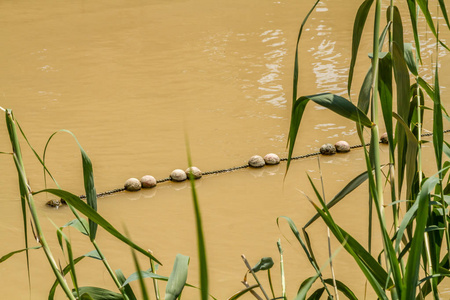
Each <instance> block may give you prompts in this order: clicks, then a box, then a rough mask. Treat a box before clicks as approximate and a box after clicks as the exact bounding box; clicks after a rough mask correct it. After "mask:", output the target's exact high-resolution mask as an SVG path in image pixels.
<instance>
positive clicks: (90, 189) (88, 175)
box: [43, 129, 97, 240]
mask: <svg viewBox="0 0 450 300" xmlns="http://www.w3.org/2000/svg"><path fill="white" fill-rule="evenodd" d="M59 132H66V133H68V134H70V135H71V136H72V137H73V138H74V139H75V142H76V143H77V145H78V148H79V149H80V152H81V159H82V165H83V181H84V190H85V193H86V201H87V204H88V205H89V206H90V207H91V208H92V209H93V210H95V211H97V192H96V190H95V185H94V172H93V168H92V163H91V160H90V158H89V156H88V155H87V154H86V152H85V151H84V149H83V147H81V144H80V143H79V142H78V139H77V138H76V136H75V135H74V134H73V133H72V132H70V131H69V130H66V129H61V130H58V131H56V132H54V133H53V134H52V135H51V136H50V137H49V139H48V140H47V144H46V145H45V148H44V155H43V161H44V162H45V153H46V151H47V147H48V145H49V143H50V141H51V140H52V138H53V137H54V136H55V135H56V134H57V133H59ZM44 165H45V163H44ZM96 233H97V224H96V223H95V222H94V221H92V220H89V234H90V236H89V237H90V239H91V240H95V235H96Z"/></svg>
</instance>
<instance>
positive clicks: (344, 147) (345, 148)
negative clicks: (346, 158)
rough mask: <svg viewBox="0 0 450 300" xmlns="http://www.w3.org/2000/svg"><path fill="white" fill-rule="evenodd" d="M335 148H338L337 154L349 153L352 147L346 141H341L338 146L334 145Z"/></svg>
mask: <svg viewBox="0 0 450 300" xmlns="http://www.w3.org/2000/svg"><path fill="white" fill-rule="evenodd" d="M334 147H335V148H336V151H337V152H349V151H350V145H349V144H348V143H347V142H346V141H339V142H337V143H336V144H334Z"/></svg>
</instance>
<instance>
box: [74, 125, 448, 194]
mask: <svg viewBox="0 0 450 300" xmlns="http://www.w3.org/2000/svg"><path fill="white" fill-rule="evenodd" d="M448 132H450V129H447V130H444V133H448ZM432 135H433V133H432V132H430V133H424V134H422V137H425V136H432ZM380 143H381V141H380ZM369 145H370V143H366V144H365V145H362V144H358V145H353V146H350V149H357V148H362V147H363V146H369ZM319 154H320V152H313V153H308V154H305V155H300V156H295V157H292V158H291V160H298V159H302V158H307V157H311V156H317V155H319ZM287 160H288V159H287V158H280V161H287ZM248 167H250V165H249V164H245V165H242V166H238V167H231V168H228V169H220V170H214V171H207V172H202V176H206V175H213V174H221V173H228V172H232V171H236V170H240V169H245V168H248ZM166 181H171V178H170V177H166V178H162V179H158V180H156V183H163V182H166ZM123 191H125V188H124V187H123V188H118V189H114V190H110V191H106V192H102V193H98V194H97V197H103V196H108V195H112V194H115V193H119V192H123ZM85 198H86V195H81V196H80V199H85Z"/></svg>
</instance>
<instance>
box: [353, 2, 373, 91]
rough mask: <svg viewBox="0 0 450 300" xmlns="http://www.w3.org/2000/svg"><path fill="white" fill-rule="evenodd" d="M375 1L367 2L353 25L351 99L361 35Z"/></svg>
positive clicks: (360, 9)
mask: <svg viewBox="0 0 450 300" xmlns="http://www.w3.org/2000/svg"><path fill="white" fill-rule="evenodd" d="M372 4H373V0H365V1H364V2H363V3H361V5H360V6H359V8H358V12H357V13H356V17H355V22H354V23H353V37H352V58H351V61H350V67H349V70H348V84H347V93H348V96H349V97H350V91H351V87H352V80H353V71H354V68H355V63H356V57H357V55H358V48H359V44H360V42H361V35H362V32H363V30H364V25H365V24H366V20H367V15H368V14H369V11H370V8H371V7H372Z"/></svg>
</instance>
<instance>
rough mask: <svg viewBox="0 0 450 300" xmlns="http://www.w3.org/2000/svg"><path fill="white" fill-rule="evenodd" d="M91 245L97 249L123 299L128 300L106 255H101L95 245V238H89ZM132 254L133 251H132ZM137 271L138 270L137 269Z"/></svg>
mask: <svg viewBox="0 0 450 300" xmlns="http://www.w3.org/2000/svg"><path fill="white" fill-rule="evenodd" d="M91 242H92V245H94V247H95V250H97V253H98V255H99V256H100V258H101V259H102V262H103V265H104V266H105V268H106V270H108V273H109V275H110V276H111V278H112V280H113V281H114V283H115V285H116V286H117V288H118V289H119V291H120V293H121V294H122V296H123V298H124V299H125V300H128V296H127V295H126V294H125V289H124V288H123V287H122V285H121V284H120V282H119V279H118V278H117V276H116V273H115V272H114V271H113V269H112V268H111V266H110V265H109V263H108V261H107V260H106V257H105V256H104V255H103V253H102V251H101V250H100V248H99V247H98V245H97V242H96V241H95V240H91ZM133 254H134V253H133ZM138 272H139V270H138Z"/></svg>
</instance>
